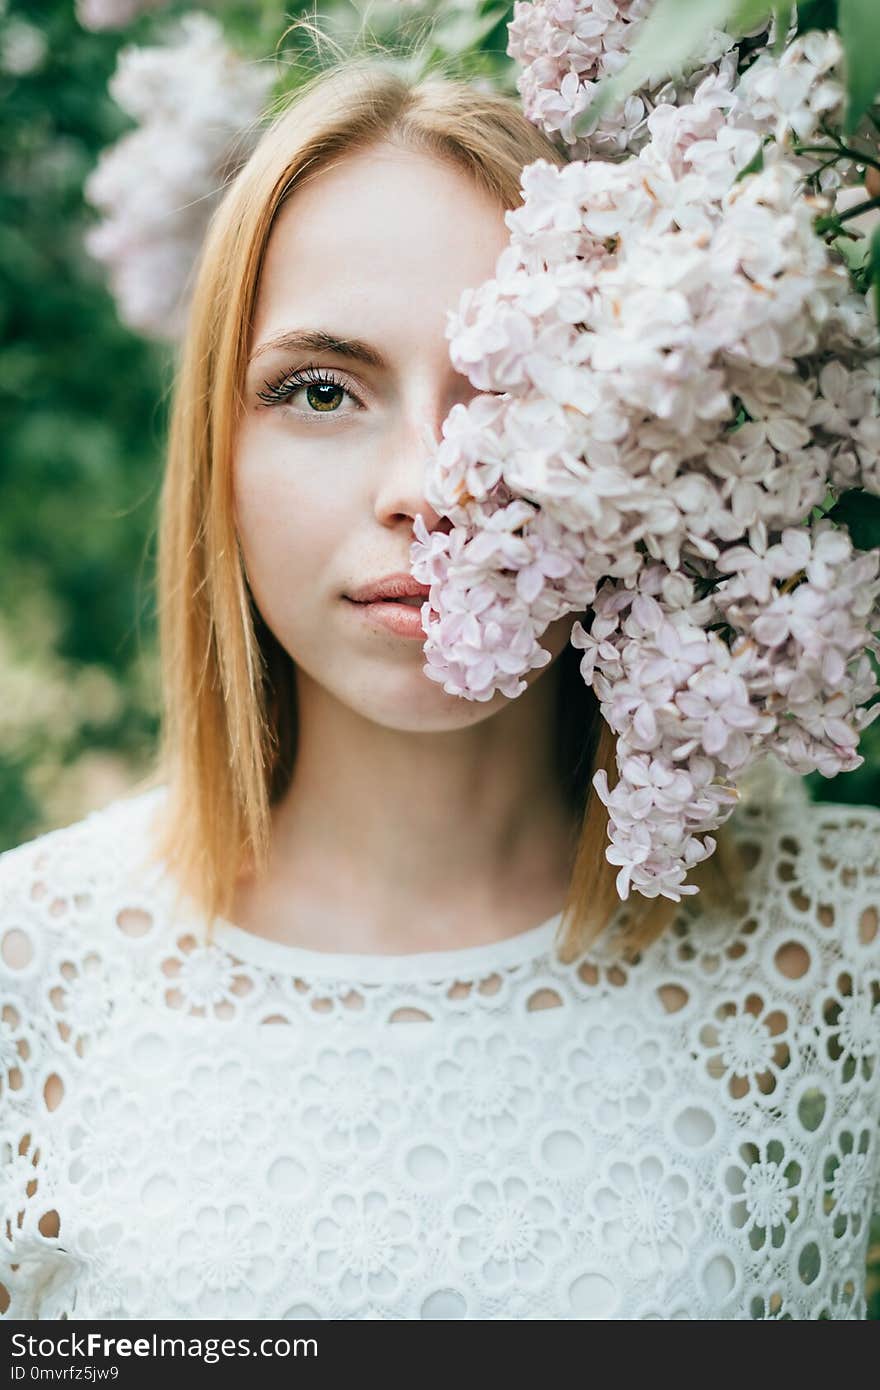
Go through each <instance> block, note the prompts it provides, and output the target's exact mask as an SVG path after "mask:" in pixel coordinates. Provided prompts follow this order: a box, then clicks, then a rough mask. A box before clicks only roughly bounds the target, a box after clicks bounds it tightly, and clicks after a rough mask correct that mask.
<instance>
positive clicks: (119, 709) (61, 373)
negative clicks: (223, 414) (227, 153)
mask: <svg viewBox="0 0 880 1390" xmlns="http://www.w3.org/2000/svg"><path fill="white" fill-rule="evenodd" d="M191 8H193V7H191V6H187V5H184V6H178V5H173V4H169V5H165V6H164V7H162V17H163V18H164V17H165V16H166V15H172V16H173V15H174V14H176V13H184V12H186V11H187V10H189V9H191ZM206 8H208V9H213V11H214V12H215V13H217V14H218V16H220V17H221V18H222V19H223V22H224V25H225V26H226V29H227V33H228V36H229V38H230V40H231V41H232V42H235V41H236V40H237V39H239V40H240V41H241V42H240V47H247V48H249V49H250V51H251V53H257V52H259V51H260V43H261V42H264V43H265V50H264V51H266V52H269V51H270V50H271V48H272V46H273V44H274V43H275V41H276V40H277V38H278V37H279V34H280V32H281V28H283V23H282V25H281V26H280V27H279V16H280V15H281V13H282V11H281V7H279V6H278V5H277V4H274V3H269V4H266V3H263V4H246V5H240V4H239V5H235V4H229V5H223V4H220V3H215V4H213V5H208V6H207V7H206ZM407 8H408V7H407V6H406V5H405V4H402V3H401V4H386V5H379V6H378V7H375V16H376V32H377V33H378V34H379V35H380V36H381V37H384V38H388V37H389V36H391V34H392V31H393V30H394V27H395V25H399V24H400V23H402V22H403V20H404V18H405V17H406V16H405V11H407ZM429 8H430V7H429ZM436 8H439V9H440V10H443V9H445V10H447V11H449V13H448V15H447V16H446V28H445V30H444V31H443V32H442V33H441V34H440V36H439V46H440V49H442V51H444V52H445V53H446V54H447V55H450V54H452V55H455V54H467V55H469V58H468V61H469V62H470V65H471V66H470V71H471V72H473V73H479V72H480V71H483V72H489V71H491V72H493V73H494V74H496V75H498V74H502V73H503V74H504V75H505V79H506V80H508V81H509V80H510V74H509V70H510V66H511V65H510V64H509V62H508V61H507V60H506V59H505V56H504V50H505V47H506V23H507V20H508V19H509V18H510V17H511V15H512V11H513V6H512V5H504V4H501V5H499V4H497V3H492V4H485V3H484V4H471V5H469V6H468V7H467V9H468V11H469V17H468V14H466V13H463V12H462V11H460V10H459V7H457V6H455V5H452V6H446V7H444V6H439V7H436ZM284 9H285V10H286V13H287V15H288V17H290V18H292V17H294V16H295V15H297V14H298V13H301V12H306V13H311V12H312V10H313V9H314V6H309V5H298V4H292V5H287V6H286V7H284ZM156 18H157V15H156V14H155V13H152V14H151V13H149V12H147V13H145V14H143V15H140V16H137V17H135V18H134V19H133V20H132V22H131V23H129V24H127V25H126V26H125V27H124V28H122V29H120V30H116V31H107V30H105V31H99V32H93V31H89V30H87V29H85V28H84V27H83V26H82V25H81V24H80V23H79V22H78V21H77V18H76V15H75V12H74V5H73V0H49V2H48V3H42V4H41V3H34V0H28V3H16V0H5V3H4V0H0V159H2V176H0V203H2V216H0V285H2V293H0V314H2V334H0V439H2V450H0V850H2V849H4V848H6V847H9V846H12V845H15V844H18V843H21V842H22V841H24V840H26V839H29V838H31V837H33V836H34V835H36V834H38V833H40V832H42V831H43V830H46V829H50V828H53V827H55V826H58V825H63V824H67V823H70V822H71V821H73V820H76V819H78V818H79V817H81V816H82V815H84V814H85V813H86V812H87V811H89V810H91V809H93V808H96V807H99V806H102V805H104V804H106V803H107V802H108V801H109V800H111V799H112V797H113V796H115V795H117V794H120V793H122V792H124V791H125V790H127V789H128V788H129V787H130V786H132V785H133V783H134V782H135V781H136V780H137V779H138V778H139V777H140V776H142V775H143V774H144V773H145V772H146V771H147V770H148V769H149V768H150V766H151V762H152V758H153V755H154V750H155V747H156V738H157V732H158V695H159V690H158V671H157V661H156V623H155V595H154V562H155V526H156V505H157V499H158V493H159V487H160V481H161V470H162V458H163V441H164V437H165V431H166V425H167V407H168V395H169V388H170V383H171V379H172V370H173V347H172V346H171V345H170V344H167V343H162V342H157V341H148V340H146V339H145V338H143V337H142V336H140V335H138V334H137V333H135V332H133V331H132V330H130V329H128V328H126V327H125V326H124V325H123V324H122V323H121V322H120V318H119V316H118V313H117V308H116V304H115V301H114V299H113V297H112V296H111V294H110V292H109V290H108V288H107V283H106V274H105V271H104V269H103V267H102V266H101V265H99V264H98V263H96V262H95V261H94V260H93V259H92V258H91V257H90V256H89V254H88V253H87V252H86V251H85V250H84V248H83V245H82V238H83V233H84V231H85V229H86V228H87V227H89V226H91V225H94V224H95V223H96V222H97V221H98V220H99V215H98V213H97V212H96V210H95V209H94V208H92V207H90V206H89V205H88V204H87V203H86V202H85V200H84V198H83V182H84V180H85V178H86V175H87V174H88V173H89V171H90V170H91V169H92V168H93V167H94V165H95V163H96V160H97V157H98V154H99V152H100V151H101V149H103V148H104V147H106V146H108V145H110V144H112V142H113V141H115V140H116V139H118V138H119V137H120V135H121V134H122V133H123V132H124V131H126V130H128V129H131V128H132V126H133V122H132V121H131V119H130V118H129V117H128V116H126V115H125V113H124V112H122V111H121V110H120V109H119V107H118V106H116V104H115V103H114V102H113V101H112V99H111V98H110V96H109V95H108V94H107V83H108V79H109V78H110V76H111V74H112V73H113V70H114V68H115V65H116V57H117V52H118V50H119V49H120V47H121V46H122V45H124V44H128V43H152V42H156V41H157V39H156V35H155V27H154V26H155V21H156ZM357 18H358V15H357V6H353V5H351V4H350V3H348V0H325V3H323V4H322V5H321V6H320V8H319V19H320V22H321V24H322V26H324V27H326V29H327V30H328V32H335V33H337V34H338V36H339V37H341V38H343V39H344V37H345V35H346V33H347V32H349V30H350V29H351V25H352V23H353V22H355V21H356V20H357ZM245 41H247V42H245ZM861 751H862V752H863V753H864V755H865V759H866V761H865V764H864V766H863V767H862V768H860V769H859V770H858V771H857V772H855V773H850V774H846V775H843V776H840V777H837V778H834V779H832V780H826V779H824V778H822V777H821V776H819V775H818V774H816V775H815V776H813V777H811V778H809V779H808V783H809V786H810V789H811V792H812V794H813V795H814V796H816V797H817V798H820V799H830V800H838V801H849V802H856V803H870V804H874V805H880V721H877V722H876V723H875V724H874V725H873V726H872V727H871V728H870V729H869V730H868V731H867V732H866V734H865V736H864V738H863V742H862V750H861ZM878 1239H880V1231H875V1232H874V1249H873V1251H872V1267H871V1274H870V1288H869V1296H870V1300H871V1310H872V1316H873V1317H875V1318H876V1317H878V1316H880V1246H878Z"/></svg>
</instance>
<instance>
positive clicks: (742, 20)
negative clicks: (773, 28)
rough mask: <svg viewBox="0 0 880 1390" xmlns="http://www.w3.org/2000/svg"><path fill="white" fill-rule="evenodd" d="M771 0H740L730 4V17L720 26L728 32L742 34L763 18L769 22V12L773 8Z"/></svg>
mask: <svg viewBox="0 0 880 1390" xmlns="http://www.w3.org/2000/svg"><path fill="white" fill-rule="evenodd" d="M775 8H776V7H775V5H774V4H773V3H772V0H740V3H739V4H736V3H734V4H733V5H732V6H731V15H730V19H729V20H728V21H727V23H726V24H725V25H722V26H721V27H722V28H725V29H726V30H727V32H728V33H729V34H744V33H746V31H747V30H749V29H755V28H757V26H758V25H759V24H760V23H761V22H762V21H764V20H766V21H767V23H768V24H769V22H770V15H771V12H772V11H773V10H774V9H775Z"/></svg>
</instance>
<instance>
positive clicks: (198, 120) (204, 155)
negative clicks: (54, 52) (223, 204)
mask: <svg viewBox="0 0 880 1390" xmlns="http://www.w3.org/2000/svg"><path fill="white" fill-rule="evenodd" d="M273 80H274V72H273V69H272V67H271V65H270V64H267V63H263V64H261V63H253V62H249V61H246V60H244V59H242V58H240V57H239V56H238V55H237V54H236V53H235V52H234V50H232V49H231V48H230V47H229V46H228V45H227V43H226V41H225V39H224V37H223V30H222V28H221V26H220V24H219V23H218V22H217V20H216V19H214V18H213V17H212V16H210V15H206V14H200V13H196V12H193V13H191V14H187V15H184V16H183V17H182V18H181V19H180V21H179V22H178V26H177V30H176V33H174V34H173V36H172V40H171V42H169V43H167V44H163V45H155V46H153V47H148V48H143V47H138V46H135V45H128V46H126V47H125V48H123V49H122V50H121V52H120V54H119V58H118V61H117V67H116V71H115V73H114V75H113V77H112V78H111V80H110V94H111V96H112V97H113V99H114V100H115V101H116V102H117V103H118V104H119V106H121V107H122V108H123V110H125V111H126V112H128V114H129V115H130V116H133V117H134V118H135V119H136V120H137V121H138V123H139V124H138V126H137V128H136V129H134V130H132V131H129V132H128V133H127V134H125V135H123V136H122V137H121V139H119V140H117V142H116V143H115V144H114V145H112V146H111V147H110V148H109V149H107V150H104V151H102V153H101V155H100V158H99V160H98V163H97V165H96V167H95V169H94V170H93V171H92V172H91V174H90V175H89V177H88V179H87V180H86V185H85V196H86V198H87V199H88V200H89V202H91V203H92V204H93V205H94V206H95V207H97V208H98V209H100V211H101V212H103V214H104V217H103V220H102V221H101V222H99V223H97V224H96V225H95V226H93V227H90V228H89V229H88V231H87V232H86V236H85V244H86V248H87V250H88V251H89V252H90V253H91V254H92V255H93V256H94V257H95V258H96V259H97V260H99V261H102V262H104V263H105V264H106V265H107V266H108V268H109V272H110V283H111V287H112V289H113V292H114V294H115V296H116V300H117V304H118V308H119V313H120V316H121V318H122V319H123V320H124V321H125V322H126V323H128V324H129V325H130V326H131V327H132V328H135V329H137V330H138V331H140V332H142V333H144V334H145V335H147V336H150V337H156V338H168V339H176V338H178V337H179V336H180V333H181V331H182V327H183V324H184V322H185V317H186V310H187V306H188V293H189V284H190V276H191V271H192V268H193V265H194V263H195V261H196V258H197V255H198V251H199V248H200V246H201V243H202V241H203V239H204V234H205V230H206V228H207V224H208V221H209V219H210V216H211V213H212V212H213V210H214V207H215V205H216V203H217V202H218V200H219V199H220V197H221V196H222V193H223V190H224V187H225V185H226V183H227V182H228V180H229V179H230V178H231V177H232V176H233V175H234V173H235V172H236V170H237V169H238V168H239V167H240V165H241V164H242V163H243V162H244V160H245V159H246V158H247V156H248V154H249V153H250V151H251V149H252V148H253V145H254V144H255V143H256V140H257V139H258V137H259V134H260V125H259V117H260V115H261V113H262V110H263V106H264V103H265V100H266V97H267V95H268V92H269V89H270V87H271V85H272V82H273Z"/></svg>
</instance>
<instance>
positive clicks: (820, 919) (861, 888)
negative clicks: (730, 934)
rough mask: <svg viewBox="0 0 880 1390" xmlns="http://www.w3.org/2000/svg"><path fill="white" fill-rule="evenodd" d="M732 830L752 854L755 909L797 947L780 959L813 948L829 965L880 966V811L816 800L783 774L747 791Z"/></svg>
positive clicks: (772, 930) (774, 935)
mask: <svg viewBox="0 0 880 1390" xmlns="http://www.w3.org/2000/svg"><path fill="white" fill-rule="evenodd" d="M731 827H732V831H733V834H734V836H735V838H736V839H737V840H738V842H739V843H740V844H741V845H743V846H748V847H749V848H750V849H751V851H752V859H753V862H754V864H755V871H754V873H753V874H752V875H751V882H750V883H749V896H750V898H751V900H752V902H753V904H754V905H755V906H757V907H760V909H761V912H762V916H764V917H765V918H766V919H767V920H766V928H767V930H768V932H770V935H771V937H772V938H773V941H774V942H778V943H779V944H780V945H781V946H783V947H785V945H786V943H785V942H784V941H780V938H781V936H785V937H787V938H788V940H789V942H790V945H789V946H788V947H787V948H786V949H785V950H784V951H783V954H782V956H781V958H780V961H781V960H785V959H787V960H788V961H789V962H792V961H797V960H798V959H803V953H804V950H806V951H807V952H808V953H809V952H810V950H811V944H812V946H816V945H818V946H820V947H821V950H822V953H823V955H824V957H825V959H826V964H827V965H828V966H829V967H832V968H833V967H834V966H835V965H838V964H840V963H841V962H844V963H846V964H849V965H851V966H852V967H853V968H854V969H856V970H858V971H861V970H862V969H867V970H869V971H870V972H871V973H873V972H874V971H876V970H877V969H880V807H877V806H872V805H862V804H858V803H850V802H842V801H833V800H829V801H825V800H814V799H812V798H811V797H810V796H809V794H808V792H807V789H806V784H805V782H804V780H803V778H801V777H798V776H796V775H795V774H793V773H789V772H787V771H785V770H782V771H781V772H780V773H777V774H774V777H773V779H772V780H771V781H765V782H764V783H763V785H761V786H760V787H759V788H758V789H755V790H754V791H753V792H751V791H749V790H747V791H746V793H745V795H744V797H743V802H742V804H741V805H740V806H739V807H738V808H737V811H736V812H735V814H734V816H733V817H732V820H731ZM780 961H777V964H780ZM780 968H782V967H781V965H780ZM783 973H786V972H785V970H784V969H783Z"/></svg>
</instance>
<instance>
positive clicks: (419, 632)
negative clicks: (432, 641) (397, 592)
mask: <svg viewBox="0 0 880 1390" xmlns="http://www.w3.org/2000/svg"><path fill="white" fill-rule="evenodd" d="M345 601H346V603H348V604H350V606H351V607H352V608H353V609H354V610H355V611H356V612H360V614H361V616H362V618H363V620H364V621H365V622H368V623H370V624H372V625H374V626H376V627H379V628H382V629H383V631H385V632H391V633H393V634H394V636H395V637H408V638H410V639H411V640H412V639H415V640H416V641H418V642H424V640H425V637H426V636H427V634H426V632H425V629H424V628H423V627H422V608H424V606H425V605H424V604H422V607H421V608H412V607H410V606H409V604H406V603H389V602H385V603H383V602H382V600H381V599H376V600H374V601H373V602H372V603H359V602H357V600H355V599H350V598H348V597H346V600H345Z"/></svg>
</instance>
